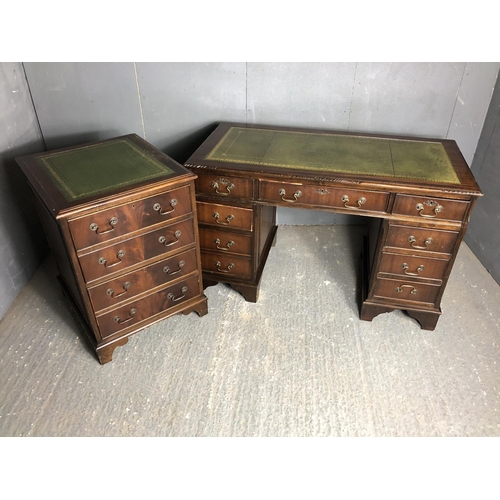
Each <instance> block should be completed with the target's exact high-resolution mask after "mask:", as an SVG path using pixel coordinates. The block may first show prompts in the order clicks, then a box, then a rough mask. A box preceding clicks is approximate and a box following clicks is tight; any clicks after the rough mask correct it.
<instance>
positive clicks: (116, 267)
mask: <svg viewBox="0 0 500 500" xmlns="http://www.w3.org/2000/svg"><path fill="white" fill-rule="evenodd" d="M193 230H194V228H193V219H187V220H185V221H182V222H177V223H174V224H171V225H168V226H165V227H162V228H160V229H156V230H155V231H151V232H149V233H146V234H143V235H141V236H137V237H135V238H131V239H129V240H124V241H121V242H120V243H116V244H115V245H111V246H109V247H106V248H102V249H100V250H96V251H94V252H91V253H88V254H86V255H83V256H81V257H80V258H79V261H80V266H81V268H82V272H83V276H84V278H85V281H86V282H87V283H88V282H91V281H94V280H96V279H99V278H102V277H104V276H108V275H110V274H112V273H115V272H122V271H123V270H124V269H126V268H127V267H129V266H133V265H134V264H138V263H141V262H143V261H145V260H148V259H152V258H153V257H157V256H159V255H162V254H166V253H170V252H174V251H177V250H180V249H182V248H183V247H185V246H186V245H190V244H192V243H193V242H194V232H193Z"/></svg>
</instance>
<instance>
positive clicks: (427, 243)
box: [408, 235, 434, 250]
mask: <svg viewBox="0 0 500 500" xmlns="http://www.w3.org/2000/svg"><path fill="white" fill-rule="evenodd" d="M408 241H409V242H410V243H411V246H412V247H413V248H416V249H417V250H427V247H428V246H429V245H430V244H431V243H432V242H433V241H434V240H433V239H432V238H426V239H425V241H424V245H425V247H422V246H419V245H415V242H416V241H417V238H415V236H412V235H411V236H408Z"/></svg>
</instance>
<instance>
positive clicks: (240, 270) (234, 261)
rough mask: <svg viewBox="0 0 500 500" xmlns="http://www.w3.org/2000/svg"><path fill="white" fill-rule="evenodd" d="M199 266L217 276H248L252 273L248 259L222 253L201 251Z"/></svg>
mask: <svg viewBox="0 0 500 500" xmlns="http://www.w3.org/2000/svg"><path fill="white" fill-rule="evenodd" d="M201 267H202V269H203V271H205V272H210V273H214V274H218V275H219V276H226V277H238V278H250V277H251V275H252V261H251V260H250V259H244V258H242V257H236V256H235V255H226V254H223V253H208V252H201Z"/></svg>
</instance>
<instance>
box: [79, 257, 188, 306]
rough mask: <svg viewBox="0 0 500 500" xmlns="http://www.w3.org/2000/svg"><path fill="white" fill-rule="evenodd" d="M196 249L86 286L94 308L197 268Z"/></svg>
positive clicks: (116, 302)
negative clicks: (95, 284) (88, 286)
mask: <svg viewBox="0 0 500 500" xmlns="http://www.w3.org/2000/svg"><path fill="white" fill-rule="evenodd" d="M196 269H197V262H196V250H195V249H194V248H193V249H192V250H188V251H187V252H182V253H179V254H177V255H175V256H174V257H169V258H168V259H165V260H162V261H160V262H157V263H156V264H152V265H150V266H147V267H144V268H141V269H139V270H138V271H134V272H132V273H128V274H124V275H121V276H120V277H118V278H115V279H114V280H112V281H108V282H106V283H103V284H102V285H99V286H96V287H93V288H90V289H89V290H88V292H89V295H90V300H91V302H92V306H93V308H94V311H100V310H102V309H106V308H108V307H113V306H116V305H117V304H119V303H120V302H123V301H124V300H128V299H130V298H132V297H134V296H136V295H138V294H140V293H143V292H145V291H147V290H150V289H151V288H155V287H158V286H161V285H163V284H165V283H168V282H169V281H172V280H174V279H178V278H180V277H182V276H186V275H187V274H190V273H192V272H193V271H196Z"/></svg>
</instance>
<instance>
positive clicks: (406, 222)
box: [185, 123, 482, 330]
mask: <svg viewBox="0 0 500 500" xmlns="http://www.w3.org/2000/svg"><path fill="white" fill-rule="evenodd" d="M231 127H241V128H248V129H267V130H273V131H298V132H306V133H308V134H314V133H320V134H322V135H323V136H324V135H325V134H326V135H328V134H330V135H332V136H335V135H342V136H345V137H366V138H381V139H396V140H403V141H405V140H410V141H412V142H413V141H416V142H422V141H423V142H429V141H430V142H432V143H434V145H436V144H437V145H438V147H442V148H444V151H445V152H446V155H447V156H448V159H449V165H450V166H451V170H452V172H454V174H453V176H447V177H446V179H447V180H446V182H444V181H442V180H440V181H439V182H436V181H432V180H419V179H418V177H419V173H418V172H419V170H418V168H420V169H422V168H423V169H426V168H427V169H432V168H433V166H432V165H427V164H426V165H418V166H417V167H418V168H417V171H416V173H415V175H414V176H413V177H414V178H412V175H409V176H401V177H400V178H397V177H389V176H388V175H387V170H386V171H385V172H386V174H385V175H380V174H377V173H376V172H368V171H366V170H365V171H366V173H363V174H352V173H346V172H338V171H335V172H334V171H329V170H328V169H324V168H323V169H321V170H317V171H316V170H314V169H311V168H300V167H297V165H294V168H288V167H283V166H280V165H278V163H279V161H278V160H276V161H275V164H273V165H271V164H269V163H266V164H264V163H259V162H258V161H257V160H255V163H253V161H254V160H251V161H249V160H248V158H251V155H249V157H248V158H247V159H246V160H245V161H243V159H242V161H241V162H239V160H238V161H236V160H234V161H232V162H228V161H226V160H224V159H223V158H222V157H220V160H216V159H215V160H213V159H207V156H208V155H209V154H210V155H211V157H212V152H213V151H214V150H215V148H216V146H217V145H218V144H219V142H220V141H221V140H222V139H223V138H225V137H226V134H227V133H229V131H230V129H231ZM238 133H240V132H238ZM322 140H323V139H322ZM261 150H265V148H261ZM224 151H227V150H224ZM266 151H267V150H266ZM312 153H313V151H312V150H311V154H312ZM273 154H276V153H275V152H273ZM287 154H288V152H285V154H284V157H286V155H287ZM301 154H309V153H308V152H305V151H301ZM446 155H445V156H446ZM233 158H236V157H235V156H233ZM274 158H275V159H276V157H274ZM286 158H288V157H286ZM317 160H318V157H317V156H316V157H315V161H317ZM283 164H285V162H283ZM185 166H186V167H188V168H189V169H190V170H191V171H193V172H195V173H197V174H199V175H200V179H199V180H198V183H197V185H196V187H197V191H196V197H197V202H198V203H197V205H198V214H199V223H200V228H201V230H202V231H203V232H204V234H206V236H204V240H203V243H202V252H203V255H204V256H205V255H207V256H208V255H209V254H214V256H215V253H214V248H213V242H210V237H212V236H213V233H208V232H206V233H205V231H214V228H213V226H214V225H216V223H215V220H214V218H213V213H214V212H216V211H217V212H218V213H219V214H220V217H219V220H221V221H223V222H226V221H227V220H226V217H227V216H228V215H233V216H234V217H233V218H232V219H231V221H229V223H228V224H227V226H226V227H225V228H224V229H221V234H222V233H223V232H224V234H226V235H227V236H228V237H233V236H234V235H235V234H240V235H242V237H246V238H251V240H252V246H251V249H252V251H251V253H250V255H249V257H250V259H251V266H252V273H251V275H250V276H249V277H244V276H243V275H239V276H228V273H216V272H215V271H214V270H213V263H212V262H211V261H209V260H205V257H204V265H203V280H204V286H211V285H213V284H214V283H216V282H217V281H222V282H224V283H228V284H229V285H231V286H232V287H233V288H234V289H236V290H238V291H240V292H241V293H242V294H243V295H244V296H245V298H246V299H247V300H249V301H256V300H257V297H258V290H259V283H260V278H261V275H262V271H263V269H264V266H265V262H266V260H267V256H268V253H269V250H270V248H271V246H272V244H273V240H274V237H275V234H276V225H275V219H274V214H275V207H276V206H285V207H293V206H295V207H298V208H310V209H319V210H326V211H335V212H339V213H340V212H343V213H351V214H357V215H363V216H367V217H371V218H376V219H372V220H373V221H374V222H376V223H374V224H371V227H372V229H371V230H370V235H369V238H368V239H367V241H369V243H368V245H369V248H368V249H367V251H366V252H364V254H365V262H364V265H363V268H364V269H365V271H366V272H365V279H364V280H363V286H362V289H363V293H362V304H361V308H360V317H361V319H363V320H368V321H371V320H372V319H373V318H374V317H376V316H377V315H378V314H381V313H384V312H389V311H392V310H394V309H402V310H406V311H407V312H408V314H409V315H410V316H411V317H413V318H414V319H416V320H417V321H418V322H419V323H420V324H421V326H422V328H424V329H429V330H432V329H434V328H435V326H436V323H437V320H438V318H439V316H440V314H441V309H440V303H441V298H442V295H443V293H444V290H445V287H446V283H447V280H448V277H449V274H450V272H451V269H452V266H453V262H454V260H455V257H456V254H457V252H458V249H459V245H460V242H461V241H462V238H463V235H464V234H465V231H466V229H467V223H468V220H469V216H470V212H471V210H472V208H473V205H474V203H475V200H476V199H477V197H479V196H482V193H481V190H480V189H479V186H478V185H477V183H476V181H475V179H474V177H473V175H472V173H471V172H470V170H469V167H468V166H467V163H466V162H465V160H464V158H463V156H462V154H461V152H460V150H459V149H458V147H457V145H456V143H455V141H452V140H442V139H428V138H415V137H403V136H387V135H374V134H359V133H349V132H332V131H328V130H312V129H301V128H290V127H268V126H261V125H242V124H237V123H222V124H220V125H219V126H218V127H217V128H216V130H215V131H214V132H213V133H212V134H211V135H210V136H209V137H208V138H207V139H206V141H205V142H204V143H203V144H202V145H201V146H200V147H199V148H198V150H197V151H196V152H195V153H194V154H193V155H192V156H191V158H189V159H188V161H187V162H186V163H185ZM362 167H363V168H366V166H365V165H363V166H362ZM409 168H411V166H410V167H409ZM420 172H421V170H420ZM410 173H411V172H410ZM420 177H422V176H421V175H420ZM452 177H454V179H455V180H454V181H453V182H452V180H451V179H452ZM201 179H203V180H201ZM218 179H225V180H226V181H227V183H225V184H224V185H226V186H227V185H229V184H228V183H232V184H233V186H232V187H231V189H229V190H227V189H226V190H225V191H224V189H223V188H220V187H221V186H220V185H219V188H220V189H219V188H218V189H217V191H218V192H215V191H216V190H215V189H214V185H212V183H213V182H217V180H218ZM236 186H238V187H236ZM216 207H217V210H216ZM238 210H249V211H252V212H253V219H252V220H253V223H252V226H251V227H250V226H249V225H248V220H249V217H248V216H247V217H246V219H245V220H246V223H241V219H242V218H241V217H239V219H240V222H239V225H238V226H236V225H235V224H234V220H235V219H236V217H235V216H236V214H237V213H238V212H237V211H238ZM268 210H271V212H269V211H268ZM380 221H382V222H381V223H380ZM231 225H232V226H231ZM226 231H227V232H226ZM229 231H233V232H232V233H230V232H229ZM209 234H210V237H209V236H208V235H209ZM230 235H231V236H230ZM214 238H215V236H214ZM221 241H222V238H221ZM234 241H236V240H234ZM221 253H222V252H221ZM223 253H229V252H224V251H223ZM235 253H236V252H235ZM245 255H246V254H245ZM226 256H227V257H231V258H232V256H231V255H229V256H228V255H226ZM235 258H236V256H235ZM228 262H229V261H228ZM224 263H226V261H224ZM221 264H222V261H221ZM422 266H423V269H422ZM223 274H224V275H223ZM243 274H245V275H246V274H247V271H246V270H245V273H243ZM398 289H400V290H401V291H398ZM413 290H416V293H413V294H412V293H411V291H413Z"/></svg>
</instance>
